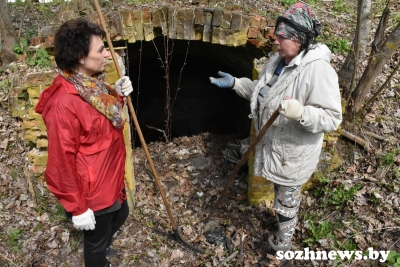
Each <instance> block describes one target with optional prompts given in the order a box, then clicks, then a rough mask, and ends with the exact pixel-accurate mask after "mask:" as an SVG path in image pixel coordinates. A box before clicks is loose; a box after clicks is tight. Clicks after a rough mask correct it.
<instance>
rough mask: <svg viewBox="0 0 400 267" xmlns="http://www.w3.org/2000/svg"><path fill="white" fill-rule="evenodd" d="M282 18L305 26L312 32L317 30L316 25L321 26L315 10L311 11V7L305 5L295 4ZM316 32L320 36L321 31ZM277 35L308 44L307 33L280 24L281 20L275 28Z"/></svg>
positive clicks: (282, 23) (283, 23)
mask: <svg viewBox="0 0 400 267" xmlns="http://www.w3.org/2000/svg"><path fill="white" fill-rule="evenodd" d="M282 17H283V18H286V19H288V20H290V21H292V22H294V23H297V24H299V25H301V26H303V27H304V28H305V29H307V30H309V31H312V30H313V29H314V28H315V27H314V26H316V24H320V21H319V19H318V18H317V15H316V14H315V13H314V11H313V10H311V7H310V6H309V5H306V4H303V3H296V4H293V5H292V6H290V7H289V9H288V10H287V11H286V12H285V13H284V14H283V15H282ZM314 30H316V31H318V34H319V29H314ZM275 34H276V35H280V36H282V37H285V38H288V39H290V40H292V41H295V42H298V43H301V44H304V43H306V39H307V35H306V33H305V32H302V31H300V30H298V29H295V28H293V27H292V26H291V25H288V24H287V23H285V22H279V18H278V21H277V25H276V28H275Z"/></svg>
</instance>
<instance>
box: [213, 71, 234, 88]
mask: <svg viewBox="0 0 400 267" xmlns="http://www.w3.org/2000/svg"><path fill="white" fill-rule="evenodd" d="M218 75H219V76H221V77H222V78H213V77H210V81H211V83H212V84H215V85H216V86H218V87H220V88H232V87H233V85H235V78H234V77H233V76H232V75H230V74H229V73H225V72H222V71H218Z"/></svg>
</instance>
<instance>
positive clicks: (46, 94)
mask: <svg viewBox="0 0 400 267" xmlns="http://www.w3.org/2000/svg"><path fill="white" fill-rule="evenodd" d="M63 82H67V81H66V80H65V79H64V78H63V77H62V76H61V75H58V76H57V77H56V78H55V79H54V81H53V83H52V85H51V86H49V87H48V88H46V89H45V90H44V91H43V92H42V93H41V94H40V96H39V101H38V103H37V105H36V107H35V112H36V113H39V114H42V113H43V111H44V109H45V107H46V104H47V102H48V101H49V99H50V98H51V96H52V95H53V94H54V93H55V92H57V90H58V88H59V87H60V86H62V84H63ZM69 93H72V94H77V93H78V92H77V91H70V92H69Z"/></svg>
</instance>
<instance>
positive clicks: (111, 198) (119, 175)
mask: <svg viewBox="0 0 400 267" xmlns="http://www.w3.org/2000/svg"><path fill="white" fill-rule="evenodd" d="M121 102H123V101H122V98H121ZM35 111H36V112H37V113H39V114H41V115H42V117H43V119H44V122H45V124H46V128H47V136H48V160H47V167H46V171H45V177H46V182H47V186H48V188H49V189H50V191H51V192H52V193H53V194H54V195H55V196H56V198H57V199H58V200H59V201H60V203H61V204H62V206H63V207H64V208H65V210H66V211H68V212H71V213H72V214H73V215H74V216H77V215H80V214H82V213H84V212H85V211H87V209H88V208H90V209H92V210H93V211H97V210H101V209H104V208H107V207H109V206H111V205H113V204H114V202H115V201H116V200H117V199H118V200H119V202H120V203H122V198H123V197H124V196H123V195H122V193H121V191H122V189H123V187H124V174H125V157H126V152H125V145H124V138H123V133H122V128H123V127H121V129H117V128H115V127H114V126H113V125H112V124H111V122H110V121H109V120H108V119H107V118H106V117H105V116H104V115H102V114H101V113H100V112H99V111H97V110H96V109H95V108H93V107H92V106H91V105H90V104H88V103H87V102H86V101H84V100H83V99H82V98H81V97H80V96H79V93H78V91H77V90H76V88H75V86H74V85H73V84H72V83H70V82H68V81H67V80H65V79H64V78H63V77H62V76H61V75H58V76H57V77H56V79H55V80H54V81H53V84H52V85H51V86H50V87H48V88H47V89H46V90H45V91H43V92H42V93H41V95H40V98H39V102H38V104H37V106H36V108H35Z"/></svg>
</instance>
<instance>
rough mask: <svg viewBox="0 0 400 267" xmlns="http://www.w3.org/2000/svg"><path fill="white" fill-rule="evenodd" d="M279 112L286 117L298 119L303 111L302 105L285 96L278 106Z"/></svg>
mask: <svg viewBox="0 0 400 267" xmlns="http://www.w3.org/2000/svg"><path fill="white" fill-rule="evenodd" d="M279 113H280V114H282V115H284V116H285V117H286V118H288V119H291V120H295V121H299V120H300V119H301V117H302V116H303V113H304V106H303V105H302V104H301V103H300V102H299V101H298V100H297V99H292V98H291V97H290V96H285V97H284V98H283V100H282V102H281V104H280V106H279Z"/></svg>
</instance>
